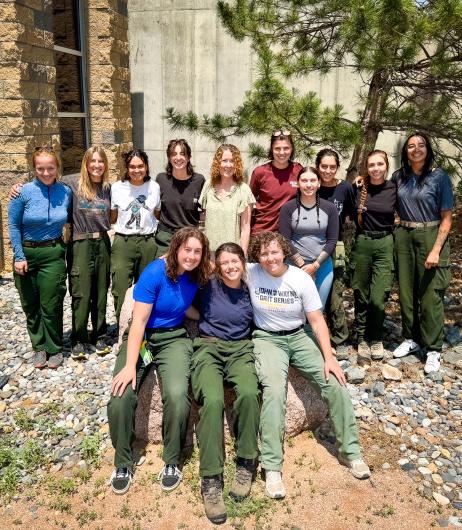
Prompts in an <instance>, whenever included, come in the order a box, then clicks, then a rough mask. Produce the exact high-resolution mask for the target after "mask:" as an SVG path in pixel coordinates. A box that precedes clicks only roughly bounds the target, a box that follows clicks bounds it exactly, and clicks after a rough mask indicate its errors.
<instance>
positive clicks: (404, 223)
mask: <svg viewBox="0 0 462 530" xmlns="http://www.w3.org/2000/svg"><path fill="white" fill-rule="evenodd" d="M440 223H441V221H428V222H426V223H417V222H415V221H400V222H399V224H400V226H404V228H428V227H430V226H438V225H439V224H440Z"/></svg>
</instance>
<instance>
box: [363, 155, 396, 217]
mask: <svg viewBox="0 0 462 530" xmlns="http://www.w3.org/2000/svg"><path fill="white" fill-rule="evenodd" d="M373 155H381V156H382V157H383V159H384V160H385V164H386V166H387V171H388V168H389V163H388V155H387V153H386V152H385V151H382V149H374V150H373V151H371V152H370V153H368V155H367V162H369V158H370V157H371V156H373ZM370 183H371V178H370V176H369V172H368V173H367V175H366V176H365V177H364V179H363V185H362V188H361V193H360V195H359V204H358V224H359V226H360V227H362V226H363V213H364V212H365V211H366V210H367V208H366V200H367V190H368V188H369V184H370Z"/></svg>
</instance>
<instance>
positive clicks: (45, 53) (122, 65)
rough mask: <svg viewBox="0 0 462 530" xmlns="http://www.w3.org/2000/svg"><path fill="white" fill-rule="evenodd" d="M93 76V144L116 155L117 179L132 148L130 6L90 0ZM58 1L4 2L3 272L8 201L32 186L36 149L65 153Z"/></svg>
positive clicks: (7, 259) (0, 45)
mask: <svg viewBox="0 0 462 530" xmlns="http://www.w3.org/2000/svg"><path fill="white" fill-rule="evenodd" d="M84 11H85V18H86V21H85V27H86V28H87V35H86V40H87V51H88V53H87V72H86V74H87V76H88V102H89V117H90V131H91V135H90V143H92V144H94V143H98V144H102V145H103V146H104V147H105V148H106V149H107V152H108V157H109V164H110V170H111V177H112V179H113V180H115V179H116V178H117V177H118V176H119V175H120V173H121V171H122V160H121V157H120V154H121V152H123V151H125V150H127V149H128V148H130V147H131V125H132V124H131V106H130V73H129V68H128V66H129V58H128V53H129V51H128V35H127V28H128V20H127V3H126V1H125V0H88V3H87V4H86V5H85V9H84ZM55 83H56V69H55V60H54V52H53V3H52V2H51V1H49V0H18V1H16V2H0V108H1V109H2V112H1V113H0V116H1V117H0V270H2V269H4V268H5V269H6V270H11V266H12V263H11V250H10V247H9V240H8V222H7V200H6V196H7V193H8V190H9V188H10V186H11V184H12V183H14V182H17V181H20V180H22V181H25V180H27V179H28V178H30V177H31V176H32V175H31V173H30V163H29V162H30V157H31V153H32V151H33V149H34V147H35V146H37V145H43V144H52V145H53V146H55V147H56V148H58V149H59V144H60V135H59V123H58V109H57V104H56V95H55Z"/></svg>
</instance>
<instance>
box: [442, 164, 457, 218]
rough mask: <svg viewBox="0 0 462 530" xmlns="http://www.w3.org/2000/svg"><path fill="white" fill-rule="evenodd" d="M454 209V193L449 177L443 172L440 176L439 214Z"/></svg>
mask: <svg viewBox="0 0 462 530" xmlns="http://www.w3.org/2000/svg"><path fill="white" fill-rule="evenodd" d="M453 208H454V193H453V191H452V184H451V179H450V177H449V175H448V174H447V173H446V172H445V171H443V172H442V175H441V193H440V205H439V209H440V212H441V211H442V210H452V209H453Z"/></svg>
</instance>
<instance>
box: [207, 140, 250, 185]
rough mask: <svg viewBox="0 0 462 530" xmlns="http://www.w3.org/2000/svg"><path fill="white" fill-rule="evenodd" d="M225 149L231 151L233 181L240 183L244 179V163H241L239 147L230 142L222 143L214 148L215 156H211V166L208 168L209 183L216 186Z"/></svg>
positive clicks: (219, 178)
mask: <svg viewBox="0 0 462 530" xmlns="http://www.w3.org/2000/svg"><path fill="white" fill-rule="evenodd" d="M225 151H231V154H232V155H233V162H234V181H235V182H236V184H240V183H241V182H243V180H244V164H243V163H242V157H241V152H240V151H239V149H238V148H237V147H236V146H235V145H232V144H223V145H220V147H219V148H218V149H217V150H216V153H215V156H214V157H213V162H212V167H211V168H210V183H211V184H212V186H216V185H217V184H218V183H219V182H220V180H221V177H220V164H221V159H222V157H223V153H224V152H225Z"/></svg>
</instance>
